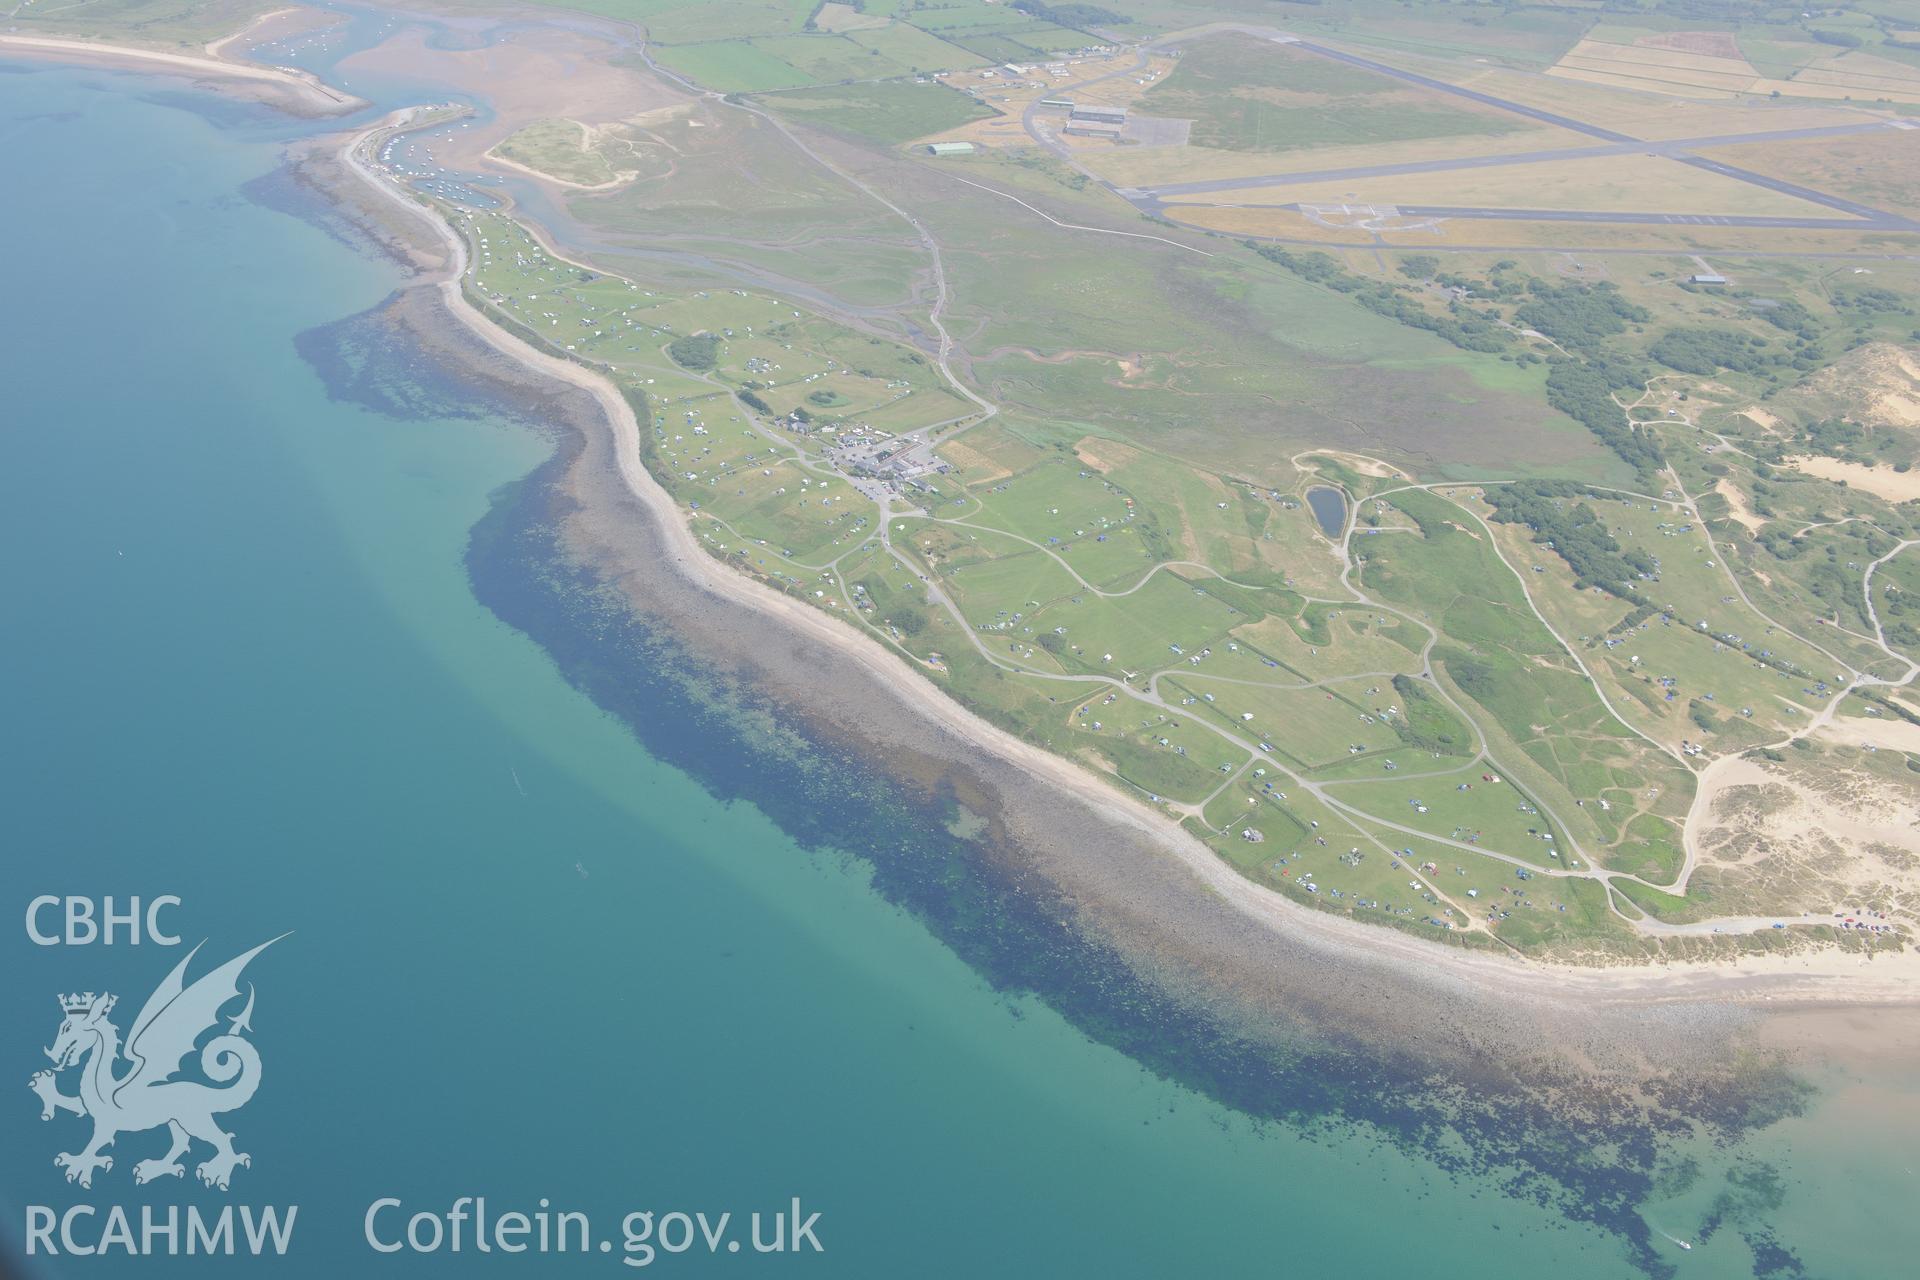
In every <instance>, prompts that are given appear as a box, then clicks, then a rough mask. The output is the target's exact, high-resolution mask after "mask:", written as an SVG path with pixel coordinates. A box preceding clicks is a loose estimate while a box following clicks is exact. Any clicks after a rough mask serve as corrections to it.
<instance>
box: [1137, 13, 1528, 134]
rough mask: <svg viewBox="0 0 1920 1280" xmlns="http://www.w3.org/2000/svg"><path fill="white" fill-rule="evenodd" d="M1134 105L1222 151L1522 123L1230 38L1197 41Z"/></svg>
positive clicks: (1489, 129) (1505, 129)
mask: <svg viewBox="0 0 1920 1280" xmlns="http://www.w3.org/2000/svg"><path fill="white" fill-rule="evenodd" d="M1454 101H1455V102H1457V101H1458V100H1457V99H1456V100H1454ZM1141 108H1142V109H1143V110H1146V111H1150V112H1151V113H1152V114H1155V115H1165V116H1178V117H1183V118H1190V119H1192V120H1193V121H1194V126H1193V135H1192V140H1193V142H1194V144H1195V145H1198V146H1204V147H1214V148H1219V149H1222V150H1228V151H1291V150H1298V149H1305V148H1312V147H1332V146H1356V145H1364V144H1367V143H1379V142H1397V141H1407V140H1413V139H1420V138H1448V137H1458V136H1460V135H1463V134H1471V135H1488V136H1492V135H1498V134H1502V133H1510V132H1515V131H1517V130H1519V129H1520V128H1522V127H1523V126H1522V125H1520V124H1519V123H1518V122H1517V121H1516V120H1515V119H1514V118H1513V117H1511V116H1508V115H1504V114H1502V113H1498V112H1494V111H1491V110H1485V111H1482V110H1470V109H1466V108H1464V107H1461V106H1457V105H1454V102H1449V101H1448V100H1447V99H1445V98H1443V97H1441V96H1439V95H1436V94H1432V93H1428V92H1425V91H1422V90H1418V89H1410V88H1408V87H1407V86H1406V85H1404V84H1403V83H1402V82H1400V81H1397V80H1392V79H1389V78H1388V77H1386V76H1382V75H1379V74H1377V73H1375V72H1371V71H1366V70H1363V69H1361V68H1357V67H1349V66H1346V65H1344V64H1341V63H1337V62H1332V61H1330V60H1328V59H1325V58H1321V57H1318V56H1316V55H1313V54H1307V53H1301V52H1298V51H1296V50H1290V49H1288V48H1287V47H1286V46H1284V45H1275V44H1263V43H1259V42H1252V41H1246V40H1236V39H1227V38H1215V39H1208V40H1201V41H1198V42H1197V43H1195V44H1194V45H1193V47H1192V48H1191V49H1189V50H1187V51H1186V52H1185V53H1184V54H1183V55H1182V57H1181V58H1180V61H1179V65H1178V67H1177V69H1176V70H1175V71H1174V72H1173V74H1172V75H1170V76H1168V77H1167V78H1166V79H1165V80H1162V81H1161V82H1160V83H1158V84H1156V85H1155V86H1154V87H1153V88H1152V89H1150V90H1149V91H1148V92H1147V94H1146V95H1145V97H1143V98H1142V99H1141Z"/></svg>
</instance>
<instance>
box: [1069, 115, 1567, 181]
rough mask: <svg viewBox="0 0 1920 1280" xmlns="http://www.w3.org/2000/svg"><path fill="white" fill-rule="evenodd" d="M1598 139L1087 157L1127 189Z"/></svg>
mask: <svg viewBox="0 0 1920 1280" xmlns="http://www.w3.org/2000/svg"><path fill="white" fill-rule="evenodd" d="M1592 141H1593V139H1591V138H1588V137H1586V136H1585V135H1583V134H1578V133H1575V132H1573V131H1572V130H1570V129H1525V130H1521V131H1520V132H1517V133H1510V134H1501V135H1498V136H1492V137H1459V138H1428V139H1421V140H1419V141H1414V142H1382V143H1376V144H1374V145H1372V146H1365V147H1317V148H1313V149H1309V150H1302V151H1289V152H1287V153H1285V154H1284V155H1279V156H1275V155H1270V154H1259V153H1255V152H1248V151H1216V150H1214V149H1213V148H1211V147H1115V148H1111V149H1110V150H1108V151H1105V152H1100V153H1096V154H1093V155H1089V156H1086V157H1084V163H1085V164H1086V166H1087V167H1088V168H1089V169H1091V170H1093V172H1094V173H1096V174H1098V175H1099V176H1100V177H1102V178H1105V179H1106V180H1107V181H1109V182H1112V183H1115V184H1116V185H1118V186H1122V187H1156V186H1162V185H1165V184H1169V183H1176V182H1214V181H1218V180H1220V179H1222V178H1259V177H1265V176H1266V175H1268V174H1272V173H1297V172H1301V171H1306V170H1313V169H1358V168H1364V167H1366V166H1370V165H1378V164H1405V163H1409V162H1411V161H1418V160H1463V159H1471V158H1473V157H1475V156H1496V155H1498V156H1505V155H1516V154H1518V153H1520V152H1523V151H1548V150H1553V149H1555V148H1559V147H1578V146H1583V145H1585V144H1587V143H1590V142H1592Z"/></svg>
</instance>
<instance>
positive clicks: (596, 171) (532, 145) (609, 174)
mask: <svg viewBox="0 0 1920 1280" xmlns="http://www.w3.org/2000/svg"><path fill="white" fill-rule="evenodd" d="M493 154H494V155H496V156H499V157H500V158H502V159H504V160H510V161H512V162H513V163H514V164H517V165H520V166H521V167H523V168H527V169H532V170H534V171H536V172H538V173H544V174H546V175H547V176H549V177H551V178H554V179H557V180H558V181H561V182H564V183H567V184H569V185H572V186H578V187H597V186H605V185H607V184H609V183H612V182H617V181H619V180H620V179H621V178H622V177H626V176H631V175H632V174H633V173H634V170H631V169H629V170H624V171H623V170H620V169H616V168H615V167H614V166H613V163H612V162H611V161H610V160H609V159H608V157H607V155H606V153H605V151H604V150H603V149H602V147H601V146H600V145H599V141H598V139H597V138H596V137H595V134H594V132H593V130H591V129H589V128H588V127H587V126H586V125H584V124H581V123H580V122H579V121H578V120H536V121H535V122H534V123H532V124H530V125H528V126H527V127H526V128H524V129H521V130H519V131H518V132H516V133H514V134H512V135H510V136H508V137H507V138H505V139H503V140H501V142H500V143H499V144H498V145H497V146H495V147H494V149H493Z"/></svg>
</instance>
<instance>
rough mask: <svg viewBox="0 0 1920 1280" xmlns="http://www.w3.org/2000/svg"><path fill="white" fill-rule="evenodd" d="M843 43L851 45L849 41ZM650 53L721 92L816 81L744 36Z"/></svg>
mask: <svg viewBox="0 0 1920 1280" xmlns="http://www.w3.org/2000/svg"><path fill="white" fill-rule="evenodd" d="M845 43H847V44H848V46H849V47H853V46H852V42H851V41H847V42H845ZM654 56H655V57H656V58H657V59H659V61H660V63H661V64H662V65H663V66H666V67H669V68H671V69H672V70H674V71H678V72H679V73H680V74H681V75H683V76H686V77H687V78H688V79H690V80H693V81H695V82H697V83H699V84H700V85H702V86H704V87H706V88H708V89H715V90H718V91H719V92H721V93H751V92H756V91H759V90H765V89H793V88H797V87H799V86H801V85H809V84H818V83H819V79H818V78H816V77H814V76H811V75H809V74H807V73H806V72H805V71H802V70H801V69H800V68H798V67H796V66H794V65H793V64H792V63H790V62H786V61H784V60H782V59H781V58H779V57H777V56H776V55H774V54H772V53H769V52H767V51H766V50H764V49H761V48H760V47H758V46H757V45H754V44H751V43H749V42H747V41H745V40H715V41H707V42H704V43H700V44H679V45H662V46H660V47H659V48H657V49H656V50H655V51H654ZM834 78H838V77H834Z"/></svg>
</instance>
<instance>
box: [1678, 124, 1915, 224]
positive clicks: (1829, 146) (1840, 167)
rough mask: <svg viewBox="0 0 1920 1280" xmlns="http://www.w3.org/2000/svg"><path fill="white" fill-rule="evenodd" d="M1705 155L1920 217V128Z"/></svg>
mask: <svg viewBox="0 0 1920 1280" xmlns="http://www.w3.org/2000/svg"><path fill="white" fill-rule="evenodd" d="M1700 154H1702V155H1704V156H1708V157H1710V158H1712V159H1715V160H1721V161H1724V162H1726V163H1727V164H1731V165H1738V166H1739V167H1741V168H1743V169H1751V170H1753V171H1754V172H1756V173H1764V174H1766V175H1767V176H1768V177H1773V178H1785V179H1786V180H1787V181H1789V182H1798V183H1801V184H1802V185H1805V186H1810V187H1815V188H1817V189H1819V190H1821V191H1828V192H1832V193H1833V194H1835V195H1842V196H1846V197H1848V198H1850V199H1854V200H1859V201H1861V202H1862V203H1864V204H1869V205H1872V206H1874V207H1875V208H1880V209H1890V210H1893V211H1895V212H1898V213H1905V214H1908V215H1912V216H1920V129H1885V130H1877V131H1875V132H1873V133H1863V134H1857V135H1855V136H1853V137H1847V138H1803V139H1800V140H1799V141H1795V142H1746V143H1741V144H1739V145H1738V146H1732V147H1714V148H1711V149H1708V150H1705V151H1702V152H1701V153H1700Z"/></svg>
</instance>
